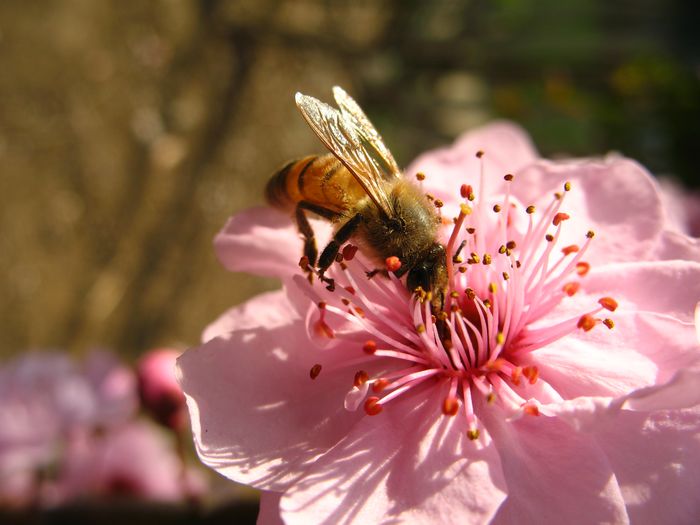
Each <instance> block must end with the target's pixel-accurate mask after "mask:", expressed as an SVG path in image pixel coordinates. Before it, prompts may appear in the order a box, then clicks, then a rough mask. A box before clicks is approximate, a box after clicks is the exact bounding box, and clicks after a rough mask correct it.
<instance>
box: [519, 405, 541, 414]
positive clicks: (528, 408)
mask: <svg viewBox="0 0 700 525" xmlns="http://www.w3.org/2000/svg"><path fill="white" fill-rule="evenodd" d="M523 412H524V413H525V414H527V415H528V416H539V415H540V409H539V408H537V405H533V404H530V403H527V404H526V405H525V406H523Z"/></svg>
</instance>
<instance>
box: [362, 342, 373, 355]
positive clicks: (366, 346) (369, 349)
mask: <svg viewBox="0 0 700 525" xmlns="http://www.w3.org/2000/svg"><path fill="white" fill-rule="evenodd" d="M362 350H363V351H364V352H365V353H366V354H374V353H375V352H376V351H377V343H375V342H374V341H372V340H371V339H370V340H368V341H366V342H365V344H364V345H362Z"/></svg>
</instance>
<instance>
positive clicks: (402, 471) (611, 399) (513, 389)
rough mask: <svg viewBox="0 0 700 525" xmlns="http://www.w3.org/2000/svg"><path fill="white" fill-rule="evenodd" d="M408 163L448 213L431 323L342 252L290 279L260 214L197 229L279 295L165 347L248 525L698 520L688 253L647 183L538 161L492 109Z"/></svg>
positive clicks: (201, 444) (421, 306)
mask: <svg viewBox="0 0 700 525" xmlns="http://www.w3.org/2000/svg"><path fill="white" fill-rule="evenodd" d="M479 150H483V152H485V154H484V155H483V157H482V158H477V155H475V154H476V152H477V151H479ZM418 171H421V172H424V173H425V174H426V175H427V178H426V180H425V181H424V182H423V183H422V185H423V189H424V190H425V191H426V193H430V194H431V195H432V196H433V197H434V198H436V199H441V200H442V201H443V202H444V206H443V207H442V215H443V217H445V219H447V220H445V221H444V223H445V228H444V231H443V238H442V241H443V242H444V243H445V245H446V247H447V250H448V253H449V257H448V260H450V261H452V265H451V266H452V267H451V272H450V273H451V279H450V289H451V292H454V293H453V294H452V295H451V296H450V299H449V302H448V308H447V312H448V314H447V316H446V319H445V326H446V327H447V328H446V329H445V330H442V331H441V330H439V329H438V327H437V325H436V322H435V320H434V319H433V318H432V317H431V313H430V309H429V305H428V302H427V301H426V302H424V303H421V301H420V300H417V299H416V298H415V297H412V296H411V295H410V294H409V293H408V292H407V291H406V288H405V286H404V285H403V284H402V283H401V282H399V281H398V280H397V279H396V278H394V277H393V276H392V277H391V278H390V279H382V278H374V279H372V280H368V279H367V278H366V276H365V271H366V270H368V269H371V268H373V267H374V264H373V263H371V262H369V261H368V260H367V259H366V258H364V257H363V256H362V254H361V253H359V252H358V253H357V254H356V255H355V257H354V258H352V259H351V260H347V259H346V260H345V261H343V265H340V264H335V265H334V266H333V267H332V269H331V271H330V272H329V273H328V274H327V275H329V276H330V277H332V278H333V279H335V282H336V287H335V290H334V291H329V290H327V289H326V288H325V286H323V285H321V284H320V283H318V282H315V283H314V284H313V285H310V284H309V283H308V281H307V280H306V279H305V278H304V277H303V276H302V275H301V273H300V271H299V270H298V267H297V262H298V260H299V257H300V254H301V252H302V247H301V241H300V239H299V235H298V234H297V232H296V229H295V228H294V226H293V225H292V223H291V221H290V220H289V219H288V218H287V217H285V216H283V215H282V214H279V213H277V212H276V211H273V210H270V209H253V210H249V211H247V212H243V213H241V214H238V215H236V216H234V217H232V218H231V219H230V220H229V222H228V224H227V225H226V226H225V228H224V230H223V231H222V232H221V233H220V234H219V235H218V236H217V238H216V242H215V245H216V249H217V252H218V255H219V257H220V259H221V260H222V262H223V264H224V265H225V266H226V267H227V268H228V269H229V270H232V271H247V272H251V273H255V274H258V275H264V276H272V277H278V278H281V279H282V280H283V282H284V284H285V288H284V289H283V290H281V291H278V292H270V293H266V294H262V295H260V296H258V297H256V298H254V299H252V300H250V301H248V302H247V303H245V304H243V305H241V306H239V307H236V308H234V309H232V310H231V311H229V312H227V313H226V314H224V315H223V316H222V317H221V318H220V319H218V320H217V321H216V322H215V323H214V324H212V325H211V326H210V327H209V328H208V329H207V330H206V331H205V334H204V340H205V343H204V344H203V345H202V346H200V347H198V348H195V349H192V350H189V351H188V352H186V353H185V354H184V355H183V356H182V357H181V358H180V359H179V367H180V373H181V383H182V386H183V389H184V391H185V393H186V396H187V402H188V406H189V409H190V415H191V420H192V428H193V432H194V436H195V443H196V446H197V450H198V453H199V455H200V458H201V459H202V461H203V462H204V463H205V464H207V465H209V466H210V467H212V468H214V469H216V470H217V471H219V472H220V473H221V474H223V475H225V476H228V477H229V478H231V479H233V480H235V481H238V482H241V483H246V484H249V485H252V486H254V487H257V488H259V489H262V490H263V491H265V492H264V493H263V497H262V499H261V513H260V519H261V521H262V522H266V523H267V522H275V521H279V519H280V517H281V518H282V519H283V520H284V521H285V522H286V523H398V522H409V523H439V522H444V523H456V522H463V523H480V522H488V521H493V522H495V523H516V522H517V523H580V522H589V523H599V522H610V523H625V522H627V521H633V522H635V523H679V522H692V521H693V520H694V519H697V517H698V515H700V500H698V498H697V494H698V493H699V492H700V446H698V444H699V442H700V411H698V409H696V408H695V409H693V408H686V407H692V406H694V405H697V404H698V402H700V384H699V383H700V382H699V381H698V377H700V374H699V373H698V368H699V360H700V350H699V348H698V342H697V339H696V334H695V329H694V328H693V307H694V305H695V304H696V302H697V301H698V299H699V298H700V262H698V261H700V246H699V245H698V243H697V242H696V241H694V240H691V239H689V238H688V237H686V236H685V235H682V234H681V233H679V232H677V231H673V230H671V229H669V228H667V227H666V223H665V215H664V211H663V207H662V203H661V199H660V196H659V193H658V191H657V189H656V186H655V184H654V182H653V181H652V179H651V178H650V176H649V175H648V174H647V173H646V172H645V171H644V169H643V168H641V167H640V166H639V165H638V164H636V163H634V162H633V161H630V160H626V159H621V158H608V159H583V160H569V161H559V162H551V161H546V160H542V159H538V157H537V155H536V152H535V151H534V149H533V147H532V146H531V144H530V142H529V140H528V138H527V137H526V136H525V135H524V134H523V133H522V132H521V131H520V130H519V129H518V128H515V127H514V126H512V125H509V124H502V123H501V124H494V125H491V126H488V127H486V128H483V129H480V130H477V131H475V132H472V133H469V134H467V135H465V136H464V137H462V138H461V139H460V140H459V141H457V142H456V143H455V145H453V146H452V147H451V148H447V149H443V150H438V151H434V152H430V153H427V154H425V155H423V156H421V157H420V158H419V159H417V160H416V161H415V162H414V163H413V164H412V165H411V166H410V167H409V168H408V169H407V170H406V175H407V176H413V175H414V174H415V173H416V172H418ZM507 174H513V175H514V177H510V176H506V175H507ZM511 179H512V180H511ZM531 206H532V207H531ZM453 217H456V219H455V221H454V223H453V221H452V218H453ZM315 229H316V230H317V232H319V234H320V236H321V238H323V236H324V234H325V236H326V237H327V235H328V231H329V227H328V225H327V224H325V223H321V222H319V223H316V224H315ZM589 232H591V233H589ZM592 232H595V235H593V233H592ZM463 243H464V245H462V244H463ZM321 245H322V241H321ZM460 246H461V247H462V248H461V251H460V250H459V248H460ZM457 252H459V255H458V253H457ZM453 257H454V260H453ZM669 409H673V410H669Z"/></svg>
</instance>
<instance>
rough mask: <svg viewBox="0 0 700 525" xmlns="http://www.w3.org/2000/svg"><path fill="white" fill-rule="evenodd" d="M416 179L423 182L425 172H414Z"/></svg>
mask: <svg viewBox="0 0 700 525" xmlns="http://www.w3.org/2000/svg"><path fill="white" fill-rule="evenodd" d="M416 179H417V180H418V181H420V182H423V181H424V180H425V173H423V172H422V171H419V172H418V173H416Z"/></svg>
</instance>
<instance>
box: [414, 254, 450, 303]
mask: <svg viewBox="0 0 700 525" xmlns="http://www.w3.org/2000/svg"><path fill="white" fill-rule="evenodd" d="M445 257H446V256H445V247H444V246H443V245H442V244H440V243H438V242H436V243H434V244H433V245H431V247H430V249H428V250H427V251H426V252H425V253H424V254H423V255H422V257H420V258H419V259H418V260H417V261H416V263H415V264H414V265H413V266H412V267H411V269H410V270H409V271H408V275H407V277H406V286H407V288H408V289H409V290H412V291H413V290H416V289H418V288H422V289H423V290H426V291H430V292H432V294H433V300H434V305H435V304H437V305H438V309H442V303H444V297H445V293H446V288H447V266H446V259H445ZM435 301H437V302H435Z"/></svg>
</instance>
